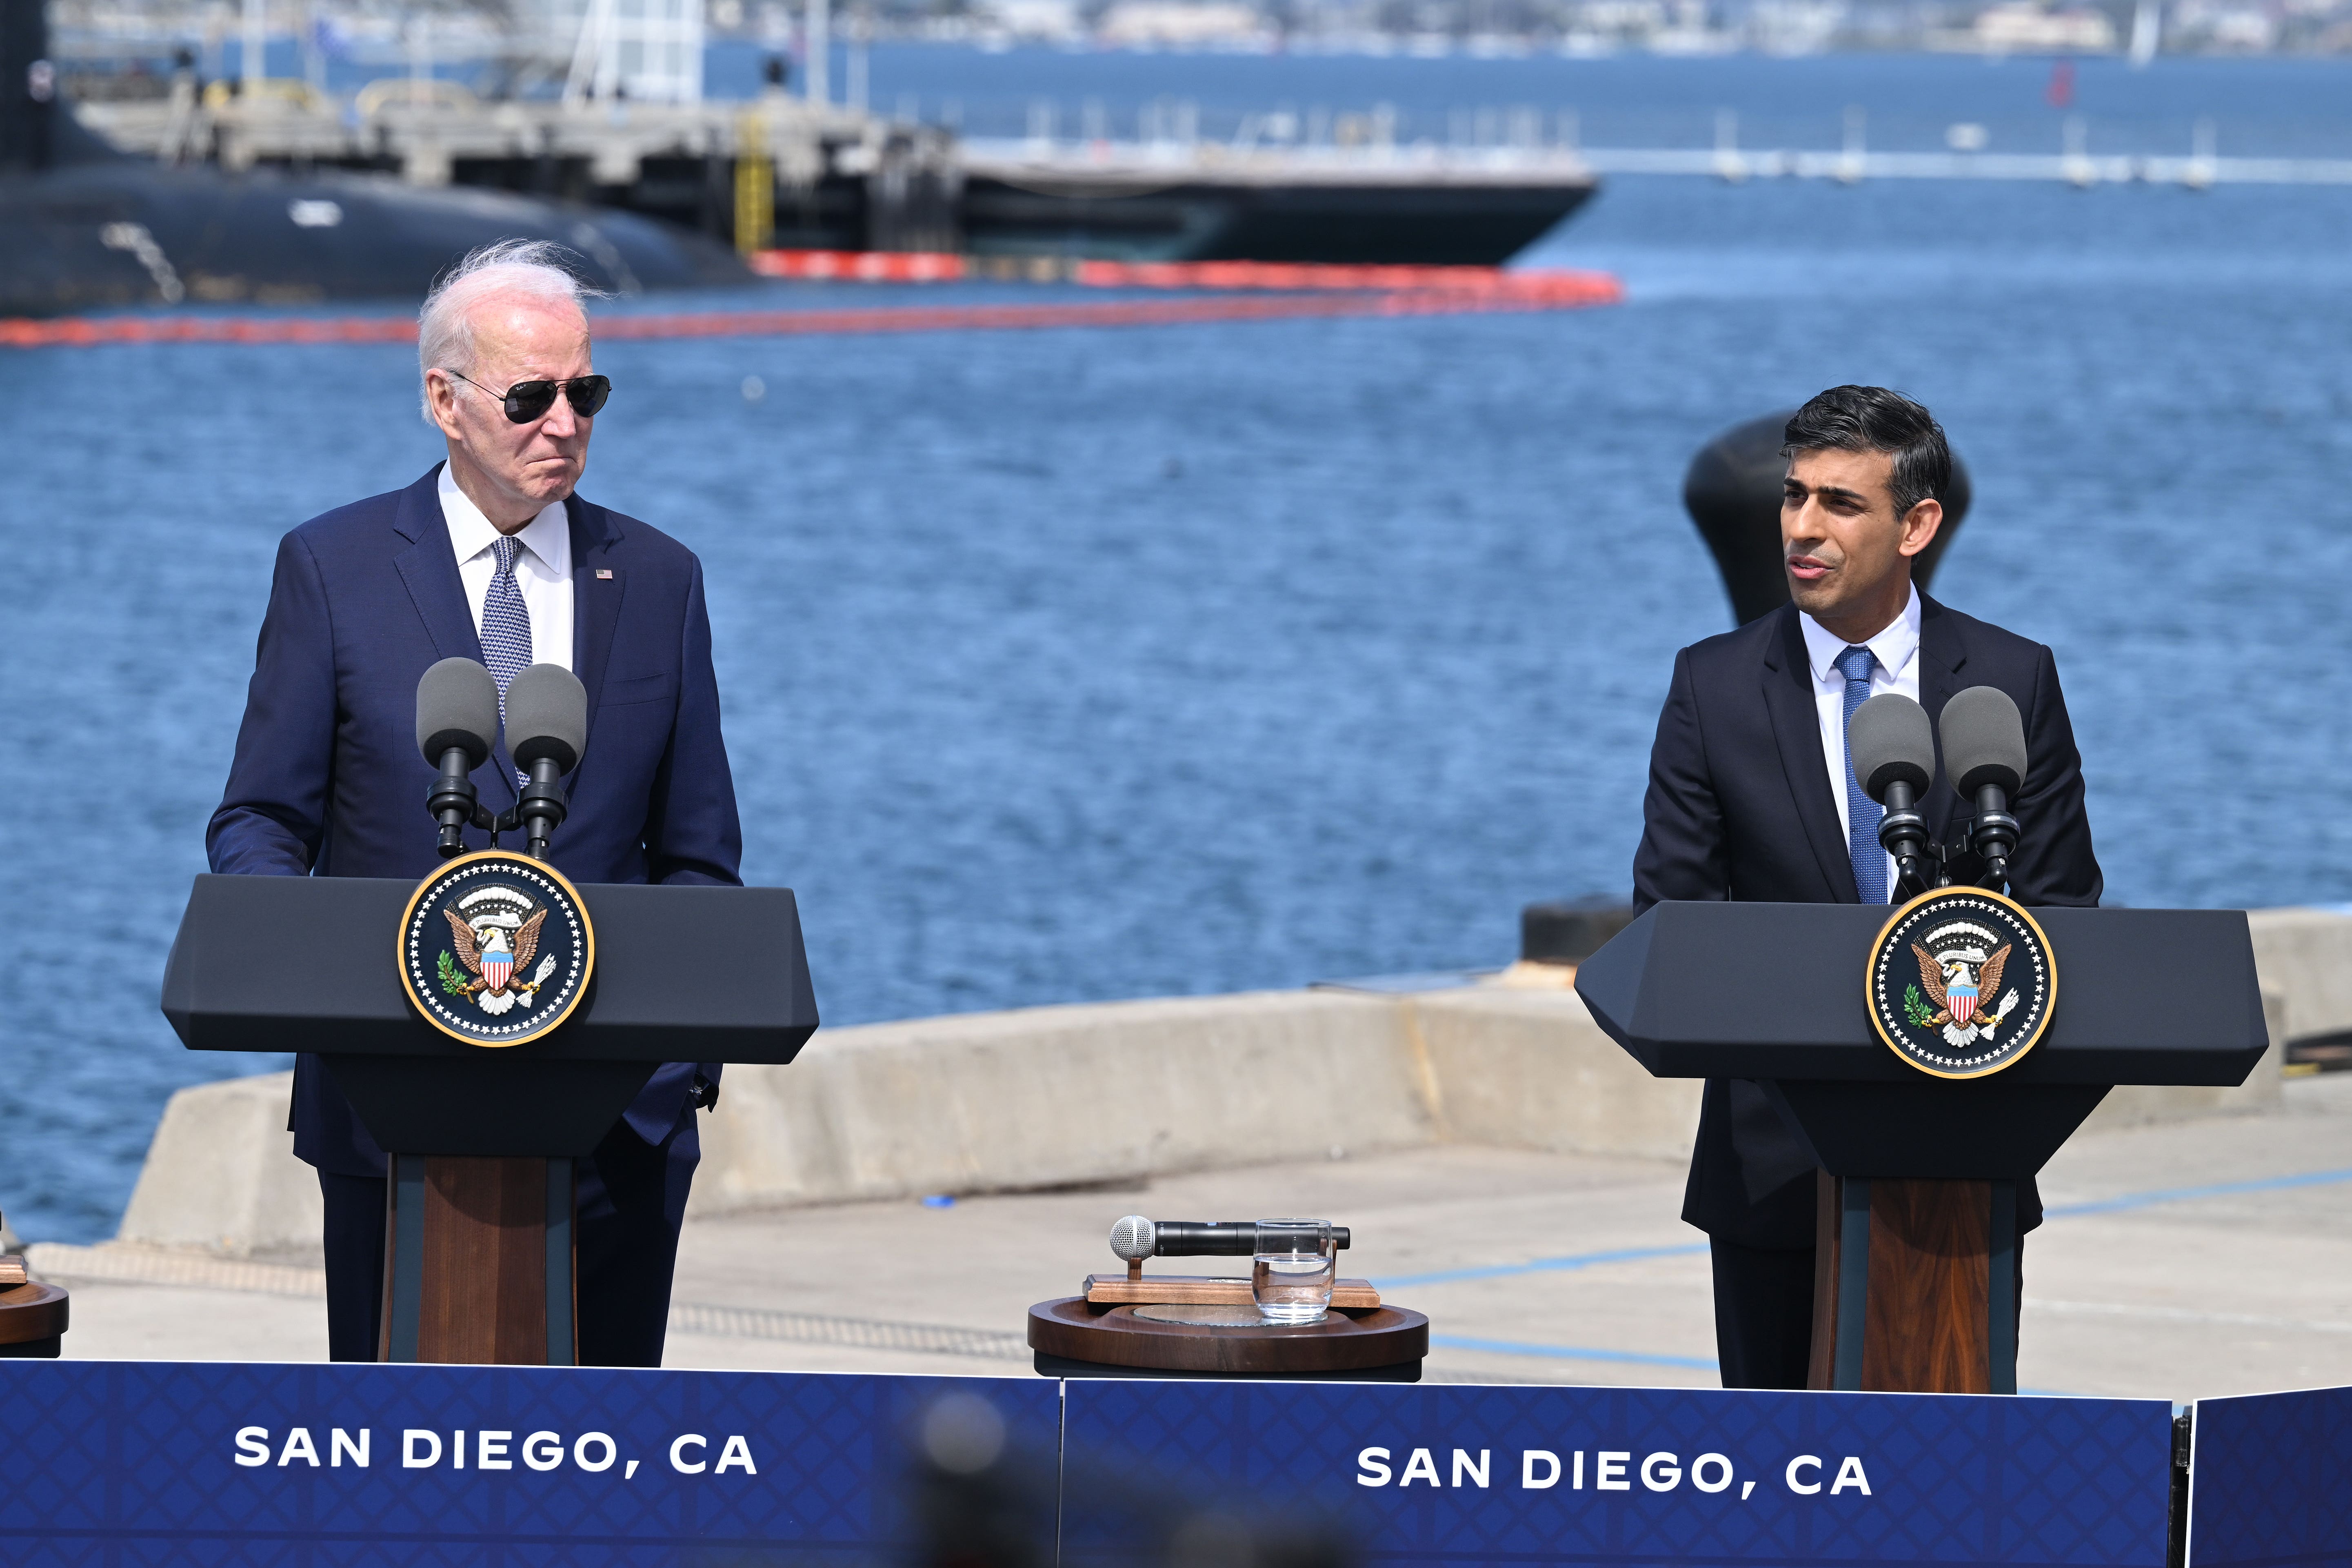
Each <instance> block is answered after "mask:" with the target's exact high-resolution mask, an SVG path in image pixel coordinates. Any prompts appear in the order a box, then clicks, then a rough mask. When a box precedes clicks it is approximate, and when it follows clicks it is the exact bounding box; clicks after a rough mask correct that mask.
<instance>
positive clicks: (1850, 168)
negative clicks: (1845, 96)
mask: <svg viewBox="0 0 2352 1568" xmlns="http://www.w3.org/2000/svg"><path fill="white" fill-rule="evenodd" d="M1869 121H1870V117H1869V114H1868V111H1866V110H1864V108H1863V107H1862V105H1860V104H1858V103H1850V104H1848V105H1846V110H1845V151H1844V152H1843V153H1839V154H1838V166H1837V182H1838V184H1841V185H1856V184H1861V183H1862V175H1863V161H1864V158H1866V157H1867V156H1868V155H1869V154H1868V153H1865V152H1864V150H1863V132H1864V129H1865V127H1867V125H1868V124H1869Z"/></svg>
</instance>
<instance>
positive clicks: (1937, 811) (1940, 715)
mask: <svg viewBox="0 0 2352 1568" xmlns="http://www.w3.org/2000/svg"><path fill="white" fill-rule="evenodd" d="M1968 661H1969V650H1968V646H1967V645H1966V644H1965V643H1963V642H1961V641H1960V631H1959V627H1958V625H1957V624H1956V623H1955V622H1954V621H1953V619H1952V617H1951V616H1950V615H1949V614H1948V612H1947V611H1946V610H1945V608H1944V606H1943V605H1939V604H1937V603H1936V601H1935V600H1933V599H1931V598H1929V597H1927V595H1925V594H1922V595H1919V706H1920V707H1922V708H1925V709H1926V710H1927V717H1928V718H1930V719H1932V720H1934V721H1936V725H1937V737H1936V782H1935V783H1933V784H1929V785H1928V786H1927V826H1928V829H1929V831H1930V832H1932V833H1933V834H1934V835H1935V837H1936V842H1937V843H1938V844H1941V843H1942V842H1943V841H1944V838H1945V836H1946V835H1947V834H1948V833H1949V832H1950V831H1951V826H1952V811H1953V808H1954V807H1955V806H1957V805H1959V801H1960V797H1959V795H1958V792H1957V791H1955V790H1954V789H1953V788H1952V786H1951V784H1950V782H1949V781H1948V779H1947V778H1946V776H1945V773H1944V741H1943V733H1942V727H1943V721H1944V704H1945V703H1947V702H1949V701H1950V700H1952V698H1953V697H1954V696H1955V695H1956V694H1958V691H1959V689H1960V667H1961V666H1962V665H1964V664H1966V663H1968Z"/></svg>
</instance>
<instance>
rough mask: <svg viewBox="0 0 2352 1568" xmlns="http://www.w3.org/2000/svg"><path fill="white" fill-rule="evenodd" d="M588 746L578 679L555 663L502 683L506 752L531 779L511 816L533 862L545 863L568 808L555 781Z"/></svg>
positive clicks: (585, 710) (534, 667) (584, 691)
mask: <svg viewBox="0 0 2352 1568" xmlns="http://www.w3.org/2000/svg"><path fill="white" fill-rule="evenodd" d="M587 744H588V689H587V688H586V687H584V686H583V685H581V684H580V678H579V677H578V676H576V675H574V674H572V672H571V671H570V670H568V669H566V668H563V667H562V665H560V664H534V665H532V666H530V668H527V669H525V670H523V671H522V673H521V674H520V675H518V676H516V677H515V678H514V679H512V680H510V681H509V682H507V752H508V754H509V755H510V756H512V757H513V758H514V760H515V766H517V767H519V768H520V769H522V770H523V771H524V772H526V773H529V774H530V783H529V784H525V785H523V787H522V797H521V799H520V800H518V801H517V802H516V803H515V808H514V814H513V815H514V818H515V821H516V822H518V823H520V825H521V826H522V827H523V829H524V832H525V835H526V837H527V839H528V843H527V845H526V852H527V853H528V854H529V855H530V858H532V859H534V860H544V859H546V858H547V841H548V840H549V839H551V838H552V837H555V830H556V829H557V828H558V827H560V826H562V824H563V817H564V814H565V812H566V811H567V810H568V809H569V807H568V805H566V803H565V801H564V798H563V789H562V785H561V784H558V783H557V782H556V781H557V780H559V779H561V778H562V776H563V775H564V774H566V773H570V772H571V771H572V769H573V768H576V767H578V766H579V765H580V753H581V751H582V750H583V748H584V747H585V746H586V745H587ZM501 826H505V824H503V823H502V824H501Z"/></svg>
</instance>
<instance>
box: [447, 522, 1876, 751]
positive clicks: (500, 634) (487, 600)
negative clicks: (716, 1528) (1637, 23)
mask: <svg viewBox="0 0 2352 1568" xmlns="http://www.w3.org/2000/svg"><path fill="white" fill-rule="evenodd" d="M490 548H491V549H492V550H493V551H495V552H497V553H498V558H499V569H498V571H497V572H495V573H493V574H491V576H490V591H489V592H488V594H486V595H483V596H482V662H483V663H484V664H486V665H488V667H489V670H490V678H491V679H494V680H496V681H497V682H498V683H499V723H500V724H501V725H503V724H504V723H505V722H506V716H507V687H508V685H509V682H511V681H512V680H513V679H514V678H515V677H516V676H518V675H520V674H521V673H522V672H523V671H524V670H525V669H526V668H529V667H530V605H526V604H524V603H523V602H522V588H521V586H520V584H517V583H516V582H515V574H514V569H515V557H516V556H517V555H519V554H520V553H521V552H522V541H521V540H520V539H516V538H514V537H513V536H511V535H509V534H503V533H502V534H500V535H499V539H498V542H496V543H495V544H493V545H491V546H490ZM1846 706H1847V708H1848V709H1851V708H1852V707H1853V699H1852V698H1851V697H1849V698H1848V699H1847V700H1846ZM515 782H516V784H518V785H519V786H520V785H521V784H529V783H530V775H529V774H528V773H522V772H520V771H518V772H517V773H515Z"/></svg>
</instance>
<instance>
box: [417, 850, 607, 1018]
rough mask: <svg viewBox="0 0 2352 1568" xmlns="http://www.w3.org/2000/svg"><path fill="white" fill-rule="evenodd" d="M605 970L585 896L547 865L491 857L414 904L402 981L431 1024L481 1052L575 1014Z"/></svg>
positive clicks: (468, 858) (425, 889)
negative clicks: (598, 970)
mask: <svg viewBox="0 0 2352 1568" xmlns="http://www.w3.org/2000/svg"><path fill="white" fill-rule="evenodd" d="M595 963H596V933H595V931H594V930H593V928H591V927H590V925H589V923H588V911H587V910H584V909H583V908H582V907H581V905H580V895H579V894H578V893H577V892H575V891H573V890H572V884H571V883H569V882H567V881H565V880H564V879H563V874H562V872H560V871H558V870H556V869H555V868H554V867H552V866H550V865H547V864H546V863H545V862H543V861H539V860H533V859H530V858H526V857H524V856H520V855H510V854H508V853H506V852H504V851H502V850H498V849H489V850H483V851H479V852H478V853H475V854H472V855H461V856H459V857H457V858H456V859H454V860H451V861H448V862H447V863H446V864H445V865H443V866H442V867H441V868H440V869H439V870H437V871H436V872H434V873H433V874H432V875H431V876H429V877H427V878H425V880H424V881H422V882H420V883H419V884H417V888H416V891H415V893H414V894H413V895H411V897H410V898H409V900H408V910H407V913H405V914H404V915H403V916H402V917H401V921H400V983H401V984H402V985H403V986H404V988H405V989H406V990H407V992H408V999H409V1000H410V1001H411V1002H413V1003H415V1005H416V1010H417V1011H418V1012H420V1013H422V1014H424V1015H425V1022H426V1023H428V1024H430V1025H432V1026H434V1027H435V1028H436V1029H438V1030H440V1031H441V1032H442V1033H443V1034H445V1035H447V1036H449V1037H452V1038H455V1039H460V1040H463V1041H465V1042H466V1043H467V1045H473V1046H519V1045H520V1044H522V1043H523V1042H524V1041H525V1040H535V1039H537V1038H538V1037H540V1036H541V1035H544V1034H546V1033H547V1032H548V1031H549V1030H550V1029H552V1028H554V1027H555V1026H557V1025H558V1024H561V1023H562V1022H563V1020H564V1019H565V1018H567V1017H569V1016H571V1014H572V1008H574V1007H576V1006H578V1005H580V997H581V994H582V992H583V991H584V990H585V989H586V988H587V984H588V976H589V975H590V973H593V970H594V967H595Z"/></svg>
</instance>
